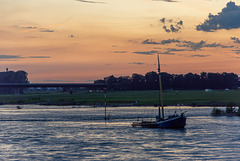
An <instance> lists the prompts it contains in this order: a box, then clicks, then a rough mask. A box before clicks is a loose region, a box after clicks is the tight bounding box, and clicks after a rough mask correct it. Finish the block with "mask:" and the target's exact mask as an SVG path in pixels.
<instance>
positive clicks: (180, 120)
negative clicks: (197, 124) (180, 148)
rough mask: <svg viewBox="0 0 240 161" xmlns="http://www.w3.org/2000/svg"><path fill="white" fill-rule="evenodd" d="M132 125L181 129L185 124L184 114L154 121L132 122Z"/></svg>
mask: <svg viewBox="0 0 240 161" xmlns="http://www.w3.org/2000/svg"><path fill="white" fill-rule="evenodd" d="M132 126H133V127H146V128H164V129H181V128H184V127H185V126H186V117H185V116H184V115H181V116H176V117H173V118H169V119H166V120H162V121H154V122H147V121H142V122H134V123H133V124H132Z"/></svg>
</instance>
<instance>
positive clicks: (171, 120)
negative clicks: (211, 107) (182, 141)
mask: <svg viewBox="0 0 240 161" xmlns="http://www.w3.org/2000/svg"><path fill="white" fill-rule="evenodd" d="M157 58H158V76H159V86H160V90H159V106H158V116H157V117H156V121H140V122H133V123H132V127H147V128H168V129H178V128H184V127H185V126H186V117H185V115H184V112H183V113H181V114H180V115H177V114H176V113H175V114H173V115H171V116H168V117H167V118H164V107H163V99H162V80H161V74H160V61H159V55H158V54H157ZM160 105H161V109H160Z"/></svg>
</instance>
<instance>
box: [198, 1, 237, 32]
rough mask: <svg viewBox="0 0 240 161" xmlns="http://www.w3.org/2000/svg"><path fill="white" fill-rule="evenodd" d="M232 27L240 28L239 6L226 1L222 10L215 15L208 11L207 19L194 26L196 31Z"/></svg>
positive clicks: (211, 30)
mask: <svg viewBox="0 0 240 161" xmlns="http://www.w3.org/2000/svg"><path fill="white" fill-rule="evenodd" d="M233 28H240V6H236V5H235V2H228V3H227V6H226V7H225V8H223V9H222V12H220V13H218V14H217V15H213V14H211V13H210V14H209V15H208V19H207V20H205V21H204V22H203V23H202V24H199V25H197V27H196V29H197V30H198V31H206V32H213V31H216V30H220V29H226V30H230V29H233Z"/></svg>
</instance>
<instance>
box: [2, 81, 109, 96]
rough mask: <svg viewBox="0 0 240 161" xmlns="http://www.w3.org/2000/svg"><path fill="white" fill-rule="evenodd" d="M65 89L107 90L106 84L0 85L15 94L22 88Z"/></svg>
mask: <svg viewBox="0 0 240 161" xmlns="http://www.w3.org/2000/svg"><path fill="white" fill-rule="evenodd" d="M49 87H53V88H63V89H67V90H66V91H69V89H70V88H87V89H103V88H107V84H106V83H0V88H14V89H15V94H17V93H19V90H20V89H22V88H49Z"/></svg>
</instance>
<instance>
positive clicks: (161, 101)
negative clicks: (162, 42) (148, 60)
mask: <svg viewBox="0 0 240 161" xmlns="http://www.w3.org/2000/svg"><path fill="white" fill-rule="evenodd" d="M157 57H158V76H159V86H160V90H159V106H158V115H159V119H160V117H161V114H160V104H161V107H162V120H164V109H163V97H162V79H161V72H160V61H159V55H158V54H157Z"/></svg>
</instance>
